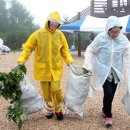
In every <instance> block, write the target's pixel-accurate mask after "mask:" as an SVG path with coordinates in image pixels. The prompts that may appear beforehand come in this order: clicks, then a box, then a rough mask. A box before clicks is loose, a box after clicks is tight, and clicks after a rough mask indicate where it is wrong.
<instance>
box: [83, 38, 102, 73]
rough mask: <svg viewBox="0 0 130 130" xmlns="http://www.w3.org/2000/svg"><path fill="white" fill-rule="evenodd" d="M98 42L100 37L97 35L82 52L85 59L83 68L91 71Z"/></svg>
mask: <svg viewBox="0 0 130 130" xmlns="http://www.w3.org/2000/svg"><path fill="white" fill-rule="evenodd" d="M99 44H100V39H99V37H96V38H95V39H94V41H93V42H92V43H91V44H90V45H89V46H88V47H87V49H86V51H85V54H84V57H85V59H84V64H83V68H85V69H87V70H90V71H92V65H93V60H94V58H95V55H96V53H97V52H98V48H99Z"/></svg>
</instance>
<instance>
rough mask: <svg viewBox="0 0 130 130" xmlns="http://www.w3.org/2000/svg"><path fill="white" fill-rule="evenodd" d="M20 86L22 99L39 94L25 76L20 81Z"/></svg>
mask: <svg viewBox="0 0 130 130" xmlns="http://www.w3.org/2000/svg"><path fill="white" fill-rule="evenodd" d="M20 87H21V91H22V93H23V94H22V96H21V100H22V101H23V100H27V99H31V98H34V97H36V96H37V95H38V94H39V92H38V90H37V89H36V88H35V87H34V86H33V85H32V83H31V82H30V81H29V80H28V78H27V77H26V76H24V78H23V80H22V81H20Z"/></svg>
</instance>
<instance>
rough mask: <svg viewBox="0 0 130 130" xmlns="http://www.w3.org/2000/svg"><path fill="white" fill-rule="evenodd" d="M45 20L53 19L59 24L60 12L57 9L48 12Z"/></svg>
mask: <svg viewBox="0 0 130 130" xmlns="http://www.w3.org/2000/svg"><path fill="white" fill-rule="evenodd" d="M47 21H54V22H58V23H59V24H61V22H62V20H61V17H60V14H59V13H58V12H57V11H54V12H52V13H50V14H49V16H48V18H47Z"/></svg>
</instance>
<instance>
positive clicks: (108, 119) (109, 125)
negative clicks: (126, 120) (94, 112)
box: [105, 117, 112, 127]
mask: <svg viewBox="0 0 130 130" xmlns="http://www.w3.org/2000/svg"><path fill="white" fill-rule="evenodd" d="M105 126H106V127H112V118H108V117H106V118H105Z"/></svg>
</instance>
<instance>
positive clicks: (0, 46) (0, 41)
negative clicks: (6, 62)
mask: <svg viewBox="0 0 130 130" xmlns="http://www.w3.org/2000/svg"><path fill="white" fill-rule="evenodd" d="M3 43H4V42H3V40H2V39H1V38H0V50H1V49H2V46H3Z"/></svg>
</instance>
